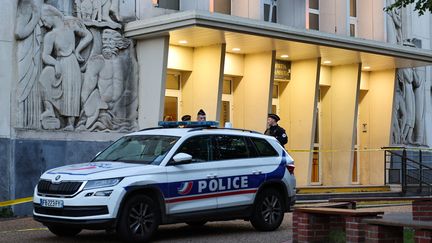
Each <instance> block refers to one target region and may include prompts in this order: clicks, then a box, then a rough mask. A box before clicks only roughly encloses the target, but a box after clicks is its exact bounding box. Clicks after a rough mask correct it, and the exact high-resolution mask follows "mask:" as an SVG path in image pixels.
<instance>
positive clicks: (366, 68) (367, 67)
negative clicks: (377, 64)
mask: <svg viewBox="0 0 432 243" xmlns="http://www.w3.org/2000/svg"><path fill="white" fill-rule="evenodd" d="M370 68H371V67H369V66H364V67H363V69H364V70H369V69H370Z"/></svg>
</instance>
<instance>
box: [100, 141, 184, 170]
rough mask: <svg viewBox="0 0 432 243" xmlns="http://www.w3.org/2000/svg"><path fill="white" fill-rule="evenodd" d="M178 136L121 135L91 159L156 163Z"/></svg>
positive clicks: (158, 162)
mask: <svg viewBox="0 0 432 243" xmlns="http://www.w3.org/2000/svg"><path fill="white" fill-rule="evenodd" d="M179 138H180V137H175V136H160V135H139V136H127V137H123V138H121V139H119V140H117V141H116V142H115V143H113V144H112V145H111V146H109V147H108V148H107V149H105V150H104V151H103V152H102V153H100V154H99V155H98V156H96V158H94V159H93V161H121V162H126V163H139V164H156V165H158V164H160V162H161V161H162V160H163V158H164V157H165V155H166V154H167V153H168V151H169V150H170V149H171V147H172V146H173V145H174V144H175V143H176V142H177V140H178V139H179Z"/></svg>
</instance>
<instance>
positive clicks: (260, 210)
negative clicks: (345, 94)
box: [250, 189, 285, 231]
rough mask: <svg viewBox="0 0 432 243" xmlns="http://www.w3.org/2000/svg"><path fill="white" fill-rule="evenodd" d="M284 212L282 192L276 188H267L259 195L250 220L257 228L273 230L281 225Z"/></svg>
mask: <svg viewBox="0 0 432 243" xmlns="http://www.w3.org/2000/svg"><path fill="white" fill-rule="evenodd" d="M284 212H285V209H284V203H283V199H282V195H281V193H280V192H278V191H277V190H274V189H266V190H265V191H263V192H261V193H259V194H258V195H257V199H256V201H255V205H254V210H253V213H252V217H251V219H250V221H251V223H252V226H253V227H254V228H255V229H257V230H261V231H272V230H275V229H277V228H278V227H279V226H280V225H281V223H282V220H283V218H284Z"/></svg>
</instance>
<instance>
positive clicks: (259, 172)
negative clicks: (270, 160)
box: [252, 170, 262, 175]
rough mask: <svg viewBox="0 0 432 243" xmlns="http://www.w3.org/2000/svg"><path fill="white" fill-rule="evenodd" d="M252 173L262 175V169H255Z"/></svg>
mask: <svg viewBox="0 0 432 243" xmlns="http://www.w3.org/2000/svg"><path fill="white" fill-rule="evenodd" d="M252 174H253V175H261V174H262V171H260V170H254V171H252Z"/></svg>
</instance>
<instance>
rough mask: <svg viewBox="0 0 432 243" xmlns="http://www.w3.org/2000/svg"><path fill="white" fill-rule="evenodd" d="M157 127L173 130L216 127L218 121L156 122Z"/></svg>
mask: <svg viewBox="0 0 432 243" xmlns="http://www.w3.org/2000/svg"><path fill="white" fill-rule="evenodd" d="M158 126H161V127H165V128H173V127H180V126H183V127H188V128H190V127H218V126H219V122H218V121H178V122H177V121H160V122H158Z"/></svg>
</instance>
